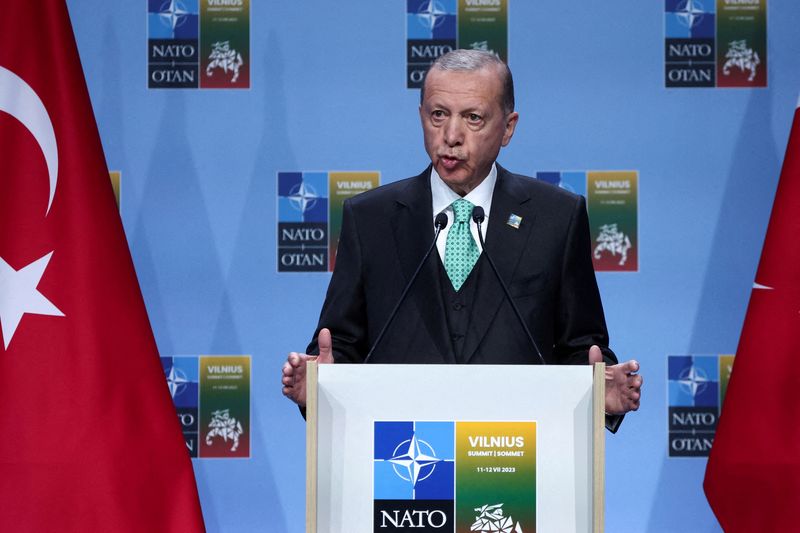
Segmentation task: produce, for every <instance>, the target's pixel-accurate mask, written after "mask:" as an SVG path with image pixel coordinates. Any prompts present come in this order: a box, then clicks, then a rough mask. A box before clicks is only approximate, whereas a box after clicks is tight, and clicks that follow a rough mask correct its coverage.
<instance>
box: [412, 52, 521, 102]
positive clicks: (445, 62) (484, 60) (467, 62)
mask: <svg viewBox="0 0 800 533" xmlns="http://www.w3.org/2000/svg"><path fill="white" fill-rule="evenodd" d="M489 67H494V68H496V69H497V70H498V71H499V73H500V74H501V75H502V76H503V80H502V81H503V93H502V94H501V95H500V105H501V106H502V107H503V110H504V111H505V112H506V113H511V112H512V111H514V79H513V78H512V77H511V69H509V68H508V65H507V64H506V63H505V62H504V61H503V60H502V59H500V58H499V57H497V56H496V55H495V54H493V53H492V52H485V51H483V50H462V49H457V50H451V51H450V52H447V53H446V54H444V55H441V56H439V57H438V58H436V61H434V62H433V64H431V66H430V67H429V68H428V71H427V72H426V73H425V79H427V77H428V73H429V72H430V71H431V70H433V69H436V70H449V71H456V72H474V71H476V70H481V69H483V68H489ZM425 79H423V80H422V88H421V89H420V92H419V101H420V104H421V103H422V102H423V100H425Z"/></svg>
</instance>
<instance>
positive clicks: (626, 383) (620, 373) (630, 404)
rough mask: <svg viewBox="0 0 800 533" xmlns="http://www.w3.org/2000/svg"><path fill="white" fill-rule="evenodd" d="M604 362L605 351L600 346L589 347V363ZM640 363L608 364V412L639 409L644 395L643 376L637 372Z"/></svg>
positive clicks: (620, 412)
mask: <svg viewBox="0 0 800 533" xmlns="http://www.w3.org/2000/svg"><path fill="white" fill-rule="evenodd" d="M601 362H603V352H601V351H600V347H599V346H592V347H591V348H590V349H589V364H591V365H593V364H595V363H601ZM638 371H639V363H637V362H636V361H625V362H624V363H620V364H618V365H611V366H606V413H607V414H609V415H624V414H625V413H627V412H629V411H636V410H637V409H639V400H640V398H641V397H642V382H643V379H642V376H640V375H639V374H636V373H635V372H638Z"/></svg>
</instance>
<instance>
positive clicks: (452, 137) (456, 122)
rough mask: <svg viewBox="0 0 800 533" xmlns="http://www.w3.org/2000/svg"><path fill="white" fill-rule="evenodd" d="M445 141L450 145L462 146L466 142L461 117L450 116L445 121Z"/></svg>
mask: <svg viewBox="0 0 800 533" xmlns="http://www.w3.org/2000/svg"><path fill="white" fill-rule="evenodd" d="M444 142H445V143H446V144H447V145H448V146H460V145H461V144H462V143H463V142H464V129H463V124H462V123H461V117H458V116H455V117H450V119H449V120H448V121H447V122H446V123H445V125H444Z"/></svg>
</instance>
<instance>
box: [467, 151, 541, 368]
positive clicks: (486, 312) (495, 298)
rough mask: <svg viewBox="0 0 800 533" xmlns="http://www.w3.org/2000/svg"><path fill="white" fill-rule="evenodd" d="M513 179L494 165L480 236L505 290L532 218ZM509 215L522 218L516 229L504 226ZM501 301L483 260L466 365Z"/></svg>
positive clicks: (526, 200)
mask: <svg viewBox="0 0 800 533" xmlns="http://www.w3.org/2000/svg"><path fill="white" fill-rule="evenodd" d="M517 179H518V178H515V177H514V176H512V175H511V174H510V173H509V172H508V171H507V170H505V169H504V168H502V167H501V166H500V165H497V183H496V184H495V188H494V193H493V194H492V210H491V213H489V216H490V217H491V224H489V231H488V234H487V235H485V236H484V240H485V241H486V250H487V252H488V253H489V254H490V255H491V256H492V259H493V260H494V262H495V265H496V266H497V270H498V271H499V272H500V276H501V277H502V278H503V281H504V282H505V283H506V285H508V286H509V287H510V286H511V283H512V281H513V280H514V274H515V271H516V268H517V265H518V264H519V260H520V258H521V257H522V253H523V252H524V251H525V248H526V245H527V242H528V238H529V237H530V235H531V232H532V231H531V230H532V229H533V226H534V221H535V220H534V219H535V218H536V213H535V211H533V208H532V205H531V204H532V202H529V200H530V197H529V195H528V193H527V192H526V191H525V190H524V188H522V187H520V186H519V185H518V184H517V182H516V180H517ZM512 214H515V215H518V216H521V217H522V222H521V224H520V225H519V228H514V227H512V226H510V225H509V224H508V223H507V221H508V219H509V216H510V215H512ZM504 299H505V293H504V292H503V289H502V287H501V286H500V282H499V281H497V279H496V276H495V273H494V272H493V270H492V267H491V265H490V264H489V261H488V260H485V261H484V264H483V265H482V266H481V269H480V272H479V273H478V280H477V286H476V288H475V299H474V302H473V304H472V316H471V318H470V324H469V330H468V331H467V337H466V339H464V353H463V355H464V360H465V361H469V359H470V358H471V357H472V356H473V355H474V354H475V351H476V350H477V348H478V346H479V345H480V343H481V341H482V340H483V337H484V336H485V335H486V333H487V331H488V330H489V326H490V325H491V323H492V321H493V320H494V317H495V315H496V314H497V311H498V309H500V304H501V303H502V302H503V300H504Z"/></svg>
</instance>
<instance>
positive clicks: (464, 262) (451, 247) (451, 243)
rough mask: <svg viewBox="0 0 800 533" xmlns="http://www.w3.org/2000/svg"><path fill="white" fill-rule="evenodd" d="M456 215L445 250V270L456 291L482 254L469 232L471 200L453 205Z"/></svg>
mask: <svg viewBox="0 0 800 533" xmlns="http://www.w3.org/2000/svg"><path fill="white" fill-rule="evenodd" d="M451 205H452V206H453V212H454V213H455V219H456V220H455V222H453V226H452V227H451V228H450V231H449V232H448V233H447V244H446V246H445V249H444V269H445V270H446V271H447V276H448V277H449V278H450V282H451V283H452V284H453V288H454V289H455V290H459V289H461V286H462V285H463V284H464V281H466V279H467V276H469V273H470V272H472V267H474V266H475V263H476V262H477V261H478V256H479V255H480V252H479V251H478V245H477V244H475V239H473V238H472V232H471V231H470V230H469V219H470V217H471V216H472V208H473V207H474V206H473V205H472V203H471V202H469V200H464V199H463V198H461V199H458V200H456V201H455V202H453V203H452V204H451Z"/></svg>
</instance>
